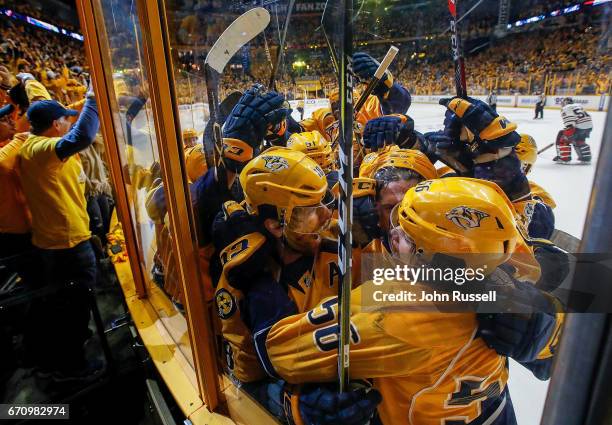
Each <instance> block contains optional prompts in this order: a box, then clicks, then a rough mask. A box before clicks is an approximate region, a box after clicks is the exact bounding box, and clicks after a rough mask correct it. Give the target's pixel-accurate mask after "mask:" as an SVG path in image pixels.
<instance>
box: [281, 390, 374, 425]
mask: <svg viewBox="0 0 612 425" xmlns="http://www.w3.org/2000/svg"><path fill="white" fill-rule="evenodd" d="M381 401H382V397H381V395H380V393H379V392H378V391H377V390H375V389H373V388H371V387H370V386H369V384H368V385H366V386H364V385H360V386H359V387H357V388H354V389H352V390H351V391H348V392H343V393H339V392H338V389H337V388H336V387H335V386H334V385H330V384H307V385H304V386H302V387H301V389H300V390H299V392H298V390H297V388H292V387H290V386H285V388H284V394H283V405H284V411H285V418H286V419H287V421H288V422H289V423H290V424H295V425H299V424H304V425H335V424H345V425H361V424H364V425H365V424H367V423H369V421H370V419H371V418H372V416H373V415H374V413H376V408H377V406H378V405H379V404H380V402H381Z"/></svg>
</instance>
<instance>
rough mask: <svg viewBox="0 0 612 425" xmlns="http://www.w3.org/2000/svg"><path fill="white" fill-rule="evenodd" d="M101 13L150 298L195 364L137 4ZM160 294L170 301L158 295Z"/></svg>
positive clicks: (109, 6)
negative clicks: (170, 219)
mask: <svg viewBox="0 0 612 425" xmlns="http://www.w3.org/2000/svg"><path fill="white" fill-rule="evenodd" d="M100 10H101V11H102V14H103V17H104V24H105V34H106V37H107V40H106V42H107V44H108V46H109V48H110V52H109V60H110V68H111V70H112V73H113V74H112V79H113V85H114V94H115V96H116V102H117V105H118V111H119V113H118V116H116V117H115V125H116V127H117V128H116V132H117V134H118V135H119V138H118V143H119V145H120V148H121V149H123V152H124V156H123V157H124V158H125V160H126V162H125V163H124V164H123V170H124V176H125V178H126V181H127V182H128V185H127V193H128V196H129V197H130V205H129V207H130V212H131V214H132V219H133V222H134V223H135V226H136V229H135V233H136V237H137V242H138V249H139V250H140V255H141V259H142V261H143V264H142V267H143V269H144V275H145V277H147V278H148V285H149V287H148V290H147V292H148V296H149V299H150V300H151V302H152V304H153V305H155V307H156V308H157V310H158V312H159V314H160V317H162V318H164V319H163V320H162V321H163V322H164V326H166V329H167V333H168V335H169V336H170V338H172V340H174V341H175V343H176V344H177V345H178V346H179V347H180V349H181V351H182V352H183V354H184V355H185V356H186V357H187V359H189V362H191V361H192V360H191V349H190V347H189V339H188V335H187V329H186V327H185V322H184V320H183V319H182V317H181V316H180V312H182V309H183V308H182V304H183V302H184V300H183V295H182V289H181V285H180V282H179V280H178V275H177V266H176V259H175V256H174V252H173V250H172V238H173V235H172V231H171V228H170V225H169V221H168V214H167V208H166V202H165V194H164V187H163V184H162V174H161V173H162V170H161V167H160V163H159V154H158V148H157V143H158V141H157V136H156V134H155V125H154V121H153V110H152V108H151V102H150V100H149V87H148V81H147V78H146V69H145V61H144V47H143V45H142V37H141V28H140V23H139V20H138V14H137V8H136V2H135V1H133V0H101V1H100ZM160 290H161V291H163V293H164V294H165V297H160V296H159V295H157V294H159V293H160Z"/></svg>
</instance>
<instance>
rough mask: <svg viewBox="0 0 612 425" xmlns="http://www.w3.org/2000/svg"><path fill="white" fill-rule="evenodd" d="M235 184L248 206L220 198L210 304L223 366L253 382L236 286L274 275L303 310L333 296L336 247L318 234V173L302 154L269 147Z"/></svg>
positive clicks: (325, 208)
mask: <svg viewBox="0 0 612 425" xmlns="http://www.w3.org/2000/svg"><path fill="white" fill-rule="evenodd" d="M240 183H241V185H242V188H243V190H244V195H245V201H246V208H247V210H248V211H245V209H244V208H243V207H242V206H240V205H239V204H237V203H235V202H234V203H232V202H230V203H226V204H225V205H224V216H223V217H221V216H220V217H218V219H217V220H216V222H215V226H214V228H213V234H214V240H215V246H216V247H217V249H218V251H219V252H220V256H221V263H222V266H223V273H222V275H221V278H220V280H219V283H218V285H217V289H216V301H217V308H218V315H219V317H220V319H221V323H222V328H223V329H222V330H223V338H224V340H225V341H226V347H225V352H226V353H227V354H228V359H227V362H226V364H227V367H228V368H229V369H230V370H231V371H232V373H233V374H234V375H235V376H236V378H237V379H239V380H241V381H244V382H252V381H255V380H258V379H260V378H261V377H263V376H264V373H263V370H262V369H261V368H260V367H259V365H258V362H257V358H256V356H255V350H254V347H253V343H252V338H251V336H250V333H249V332H248V328H247V327H246V326H245V324H244V317H243V312H242V311H241V309H240V307H239V306H240V305H241V304H243V297H244V294H243V293H242V289H243V288H245V287H247V286H249V285H251V284H252V282H253V281H254V280H255V281H256V280H257V279H258V278H260V277H261V278H264V279H265V278H269V279H273V280H275V281H276V282H278V285H280V286H282V287H283V288H284V290H285V291H286V292H287V293H288V294H289V296H290V298H291V299H292V300H293V301H294V302H295V304H296V305H297V306H298V308H299V310H300V311H307V310H309V309H311V308H313V307H314V306H315V305H317V304H318V303H319V301H321V300H322V299H323V298H325V297H327V296H330V295H334V294H336V293H337V290H338V286H337V284H338V283H337V280H338V268H337V264H336V262H337V247H336V245H335V242H334V241H330V240H327V239H324V238H322V237H321V235H320V234H321V233H322V232H323V231H325V230H326V229H327V227H329V224H330V222H331V216H332V211H331V202H332V201H333V197H332V196H331V194H330V192H329V190H328V185H327V181H326V179H325V173H324V172H323V170H322V169H321V167H319V165H317V163H316V162H315V161H314V160H312V159H310V158H309V157H308V156H306V155H305V154H304V153H302V152H298V151H295V150H292V149H290V148H284V147H273V148H270V149H268V150H267V151H265V152H264V153H263V154H261V155H260V156H258V157H256V158H255V159H253V160H252V161H250V162H249V163H248V164H247V165H246V166H245V168H244V170H242V172H241V174H240ZM230 357H231V358H230Z"/></svg>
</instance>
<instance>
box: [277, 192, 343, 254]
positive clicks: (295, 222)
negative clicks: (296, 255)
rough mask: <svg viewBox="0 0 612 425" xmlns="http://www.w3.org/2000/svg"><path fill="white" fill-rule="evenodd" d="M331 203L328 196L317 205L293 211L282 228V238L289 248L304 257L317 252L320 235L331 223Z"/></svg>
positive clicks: (297, 208)
mask: <svg viewBox="0 0 612 425" xmlns="http://www.w3.org/2000/svg"><path fill="white" fill-rule="evenodd" d="M332 203H333V197H332V196H331V195H328V196H326V199H325V200H324V201H323V202H321V203H320V204H319V205H315V206H311V207H296V208H294V209H293V211H292V213H291V217H290V219H289V221H288V222H287V225H286V226H284V228H283V236H284V237H285V240H286V241H287V243H288V245H289V247H291V248H292V249H293V250H295V251H298V252H300V253H303V254H306V255H313V254H315V253H316V252H317V250H318V249H319V245H320V244H321V233H322V232H323V231H325V230H327V229H328V228H329V225H330V223H331V218H332Z"/></svg>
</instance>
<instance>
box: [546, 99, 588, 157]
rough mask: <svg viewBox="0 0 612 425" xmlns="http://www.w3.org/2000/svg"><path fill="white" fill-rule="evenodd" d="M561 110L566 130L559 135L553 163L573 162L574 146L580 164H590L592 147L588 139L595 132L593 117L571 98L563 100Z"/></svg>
mask: <svg viewBox="0 0 612 425" xmlns="http://www.w3.org/2000/svg"><path fill="white" fill-rule="evenodd" d="M561 108H562V109H561V118H563V126H564V129H563V130H561V131H559V134H557V140H556V142H555V145H556V147H557V156H556V157H555V158H554V159H553V161H555V162H556V163H558V164H569V163H570V162H571V160H572V148H571V146H574V149H575V150H576V154H578V160H579V161H580V163H582V164H590V163H591V147H590V146H589V145H588V144H587V143H586V139H588V138H589V136H590V135H591V131H592V130H593V120H592V119H591V116H590V115H589V114H588V113H587V112H586V111H585V110H584V108H583V107H582V105H579V104H577V103H574V100H573V99H572V98H571V97H566V98H565V99H563V101H562V102H561Z"/></svg>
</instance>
